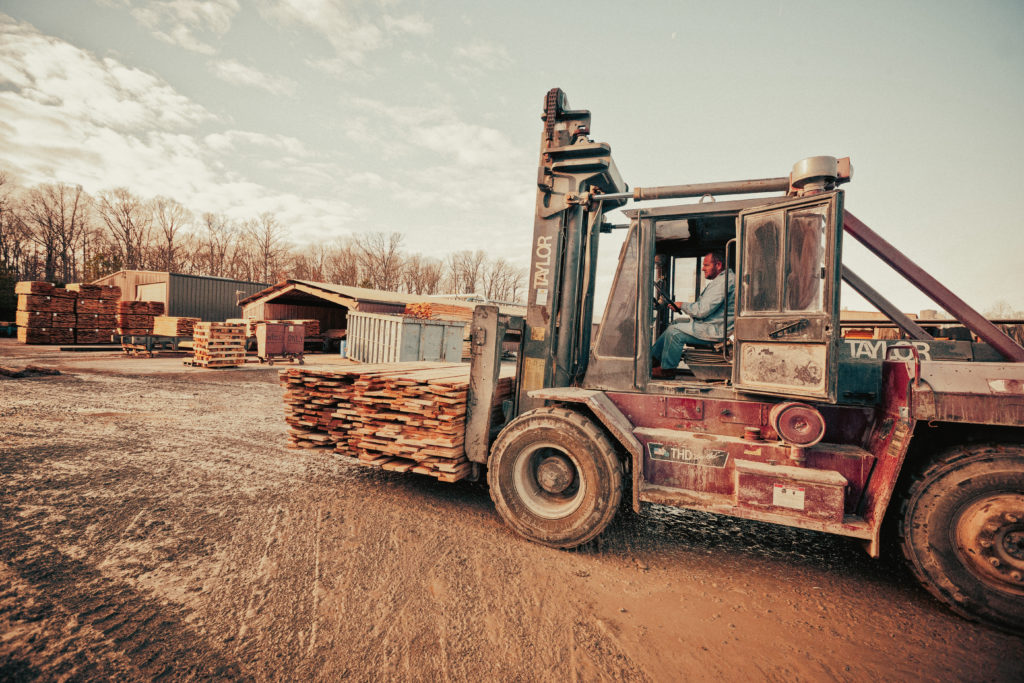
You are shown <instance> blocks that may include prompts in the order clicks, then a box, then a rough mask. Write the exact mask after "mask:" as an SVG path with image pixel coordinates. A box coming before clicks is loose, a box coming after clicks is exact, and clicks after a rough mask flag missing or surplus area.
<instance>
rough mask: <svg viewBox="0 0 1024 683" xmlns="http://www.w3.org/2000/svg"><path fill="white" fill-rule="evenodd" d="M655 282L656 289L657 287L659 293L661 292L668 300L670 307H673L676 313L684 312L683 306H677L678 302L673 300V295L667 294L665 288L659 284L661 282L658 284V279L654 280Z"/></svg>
mask: <svg viewBox="0 0 1024 683" xmlns="http://www.w3.org/2000/svg"><path fill="white" fill-rule="evenodd" d="M653 282H654V288H655V289H657V290H658V293H659V294H661V296H662V297H664V299H665V301H667V302H668V306H669V308H671V309H672V310H673V311H675V312H676V313H682V312H683V309H681V308H679V307H678V306H676V302H675V301H673V300H672V297H671V296H669V295H668V294H667V293H666V292H665V290H664V289H662V287H661V285H659V284H658V281H657V280H653Z"/></svg>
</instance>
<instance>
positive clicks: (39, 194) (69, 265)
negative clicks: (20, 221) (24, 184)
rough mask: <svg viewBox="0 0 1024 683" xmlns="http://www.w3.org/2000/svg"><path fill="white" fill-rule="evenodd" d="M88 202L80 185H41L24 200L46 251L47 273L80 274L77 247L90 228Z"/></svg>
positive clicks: (72, 276)
mask: <svg viewBox="0 0 1024 683" xmlns="http://www.w3.org/2000/svg"><path fill="white" fill-rule="evenodd" d="M88 202H89V198H88V195H86V194H85V193H84V192H83V190H82V186H81V185H77V186H72V185H65V184H63V183H52V184H47V185H39V186H37V187H35V188H33V189H32V190H30V191H29V193H28V195H27V197H26V199H25V202H24V204H23V207H24V211H25V215H26V216H27V217H28V223H29V227H30V235H31V238H32V241H33V242H35V243H36V245H38V247H39V248H40V249H41V250H42V251H43V263H44V267H43V268H44V273H43V275H44V277H45V278H46V279H47V280H54V279H59V280H61V281H63V282H69V281H71V280H74V279H76V278H77V277H78V273H79V269H78V261H77V255H76V254H75V250H76V249H77V248H78V247H79V246H80V245H81V244H82V243H83V240H84V238H85V235H86V232H87V229H88V215H89V211H88Z"/></svg>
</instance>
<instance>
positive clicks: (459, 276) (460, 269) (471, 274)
mask: <svg viewBox="0 0 1024 683" xmlns="http://www.w3.org/2000/svg"><path fill="white" fill-rule="evenodd" d="M486 262H487V254H486V253H485V252H484V251H483V250H481V249H478V250H476V251H469V250H468V249H467V250H464V251H456V252H454V253H451V254H449V255H448V259H447V261H446V264H447V266H448V273H447V278H448V284H449V288H450V289H451V290H452V291H453V292H454V293H456V294H472V293H474V292H476V290H477V286H478V284H479V283H480V276H481V275H482V273H483V269H484V264H485V263H486Z"/></svg>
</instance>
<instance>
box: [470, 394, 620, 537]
mask: <svg viewBox="0 0 1024 683" xmlns="http://www.w3.org/2000/svg"><path fill="white" fill-rule="evenodd" d="M487 483H488V484H489V485H490V489H491V499H492V500H493V501H494V505H495V507H496V508H497V509H498V513H499V514H500V515H501V517H502V519H504V520H505V523H506V524H508V525H509V526H510V527H512V529H513V530H514V531H516V533H518V534H520V535H521V536H524V537H526V538H528V539H529V540H531V541H535V542H537V543H542V544H544V545H547V546H551V547H553V548H574V547H576V546H578V545H582V544H584V543H586V542H587V541H590V540H592V539H594V538H596V537H597V536H598V535H599V534H600V533H601V532H602V531H604V530H605V527H607V526H608V524H609V523H610V522H611V521H612V518H614V517H615V513H616V511H617V510H618V507H619V501H620V500H621V499H622V465H621V463H620V461H619V456H618V453H617V452H616V449H615V446H614V445H613V444H612V442H611V440H609V438H608V437H607V436H606V435H605V433H604V432H603V431H601V429H600V428H599V427H598V426H597V425H596V424H594V423H593V422H592V421H590V420H589V419H587V418H586V417H584V416H583V415H581V414H579V413H576V412H573V411H571V410H566V409H565V408H554V407H546V408H538V409H536V410H532V411H530V412H528V413H524V414H523V415H520V416H519V417H518V418H516V419H515V420H513V421H512V422H510V423H509V424H508V426H507V427H505V429H503V430H502V431H501V434H499V435H498V438H497V439H496V440H495V442H494V446H493V447H492V449H491V456H490V459H489V460H488V468H487Z"/></svg>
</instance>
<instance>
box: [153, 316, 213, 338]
mask: <svg viewBox="0 0 1024 683" xmlns="http://www.w3.org/2000/svg"><path fill="white" fill-rule="evenodd" d="M198 322H201V319H200V318H184V317H175V316H170V315H158V316H156V317H155V318H153V334H155V335H157V336H161V337H191V336H192V332H193V330H194V329H195V326H196V323H198Z"/></svg>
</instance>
